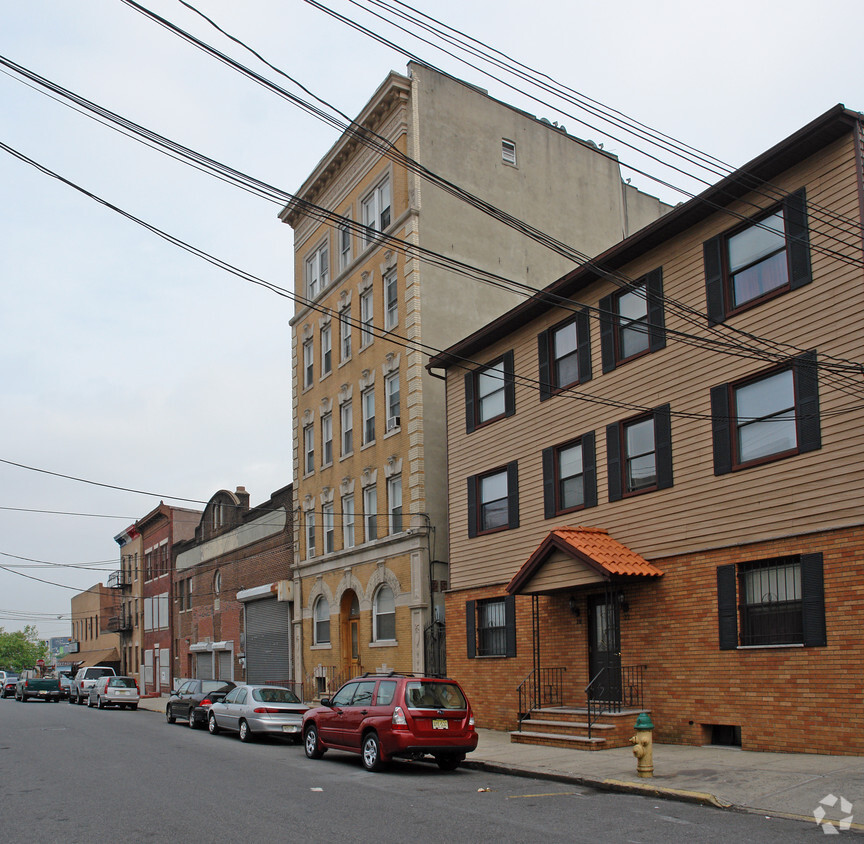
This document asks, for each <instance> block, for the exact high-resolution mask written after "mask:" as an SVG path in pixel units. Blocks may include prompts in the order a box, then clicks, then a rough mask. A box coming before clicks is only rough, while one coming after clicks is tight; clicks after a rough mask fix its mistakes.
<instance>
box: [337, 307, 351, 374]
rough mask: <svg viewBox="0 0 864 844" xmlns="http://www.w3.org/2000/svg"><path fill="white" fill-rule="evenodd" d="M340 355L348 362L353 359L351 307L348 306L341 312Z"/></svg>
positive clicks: (341, 358)
mask: <svg viewBox="0 0 864 844" xmlns="http://www.w3.org/2000/svg"><path fill="white" fill-rule="evenodd" d="M339 355H340V360H342V361H346V360H348V358H350V357H351V306H350V305H346V306H345V307H344V308H342V309H341V310H340V311H339Z"/></svg>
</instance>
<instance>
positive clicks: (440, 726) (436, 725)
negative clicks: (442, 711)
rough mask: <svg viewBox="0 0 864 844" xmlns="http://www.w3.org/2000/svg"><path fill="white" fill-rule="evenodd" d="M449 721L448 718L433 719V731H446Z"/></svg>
mask: <svg viewBox="0 0 864 844" xmlns="http://www.w3.org/2000/svg"><path fill="white" fill-rule="evenodd" d="M449 723H450V722H449V721H448V720H447V719H446V718H433V719H432V729H433V730H446V729H447V727H448V725H449Z"/></svg>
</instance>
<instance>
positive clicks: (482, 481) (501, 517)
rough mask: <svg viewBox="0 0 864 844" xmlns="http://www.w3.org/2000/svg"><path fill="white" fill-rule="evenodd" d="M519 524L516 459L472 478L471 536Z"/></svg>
mask: <svg viewBox="0 0 864 844" xmlns="http://www.w3.org/2000/svg"><path fill="white" fill-rule="evenodd" d="M517 527H519V483H518V473H517V467H516V462H515V461H514V462H512V463H510V464H508V465H507V466H505V467H504V468H502V469H498V470H496V471H494V472H488V473H486V474H484V475H474V476H473V477H471V478H469V479H468V536H469V537H473V536H477V535H479V534H482V533H492V532H493V531H498V530H507V529H512V528H517Z"/></svg>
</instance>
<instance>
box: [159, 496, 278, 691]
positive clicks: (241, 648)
mask: <svg viewBox="0 0 864 844" xmlns="http://www.w3.org/2000/svg"><path fill="white" fill-rule="evenodd" d="M174 560H175V565H174V594H175V601H174V619H175V620H174V629H175V631H176V637H175V654H176V659H175V663H174V677H175V679H179V678H181V677H183V678H187V677H188V678H191V677H201V678H205V679H206V678H214V679H221V680H233V681H234V682H250V683H262V682H270V683H273V682H276V683H280V684H285V683H289V682H292V681H293V676H294V667H293V655H292V650H291V598H292V583H291V569H292V563H293V524H292V487H291V486H290V485H289V486H286V487H283V488H282V489H279V490H277V491H276V492H274V493H272V495H271V496H270V498H269V499H268V500H267V501H264V502H263V503H261V504H259V505H257V506H256V507H250V506H249V493H248V492H246V489H245V488H244V487H242V486H241V487H237V490H236V491H235V492H229V491H228V490H220V491H219V492H217V493H216V494H215V495H213V497H212V498H211V499H210V501H209V502H208V503H207V506H206V507H205V508H204V512H203V513H202V514H201V519H200V522H199V523H198V525H197V527H196V528H195V535H194V538H192V539H189V540H186V541H184V542H180V543H177V544H176V545H175V546H174Z"/></svg>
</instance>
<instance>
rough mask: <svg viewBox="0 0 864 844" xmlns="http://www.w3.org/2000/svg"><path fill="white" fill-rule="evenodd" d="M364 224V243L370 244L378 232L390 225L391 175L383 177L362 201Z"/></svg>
mask: <svg viewBox="0 0 864 844" xmlns="http://www.w3.org/2000/svg"><path fill="white" fill-rule="evenodd" d="M361 210H362V213H363V225H364V227H365V229H366V232H365V234H364V236H363V243H364V245H365V246H368V245H369V244H370V243H372V241H373V240H374V239H375V233H376V232H383V231H384V230H385V229H387V227H388V226H389V225H390V177H389V176H388V177H386V178H385V179H382V180H381V181H380V182H379V183H378V185H377V187H376V188H375V189H374V190H373V191H372V192H371V193H370V194H369V195H368V196H367V197H366V198H365V199H364V200H363V202H362V203H361Z"/></svg>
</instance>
